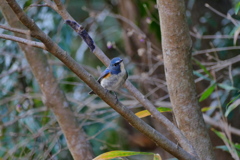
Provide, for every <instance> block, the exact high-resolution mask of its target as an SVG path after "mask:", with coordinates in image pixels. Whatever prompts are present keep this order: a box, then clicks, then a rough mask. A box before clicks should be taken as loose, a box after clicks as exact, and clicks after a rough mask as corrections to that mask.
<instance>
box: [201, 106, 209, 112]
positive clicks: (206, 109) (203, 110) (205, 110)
mask: <svg viewBox="0 0 240 160" xmlns="http://www.w3.org/2000/svg"><path fill="white" fill-rule="evenodd" d="M211 109H212V107H203V108H202V109H201V111H202V112H207V111H209V110H211Z"/></svg>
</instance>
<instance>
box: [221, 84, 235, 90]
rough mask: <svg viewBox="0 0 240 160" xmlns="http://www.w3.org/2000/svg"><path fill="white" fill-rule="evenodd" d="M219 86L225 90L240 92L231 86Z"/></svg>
mask: <svg viewBox="0 0 240 160" xmlns="http://www.w3.org/2000/svg"><path fill="white" fill-rule="evenodd" d="M218 86H219V87H221V88H222V89H225V90H238V89H237V88H235V87H233V86H229V85H227V84H222V83H220V84H218Z"/></svg>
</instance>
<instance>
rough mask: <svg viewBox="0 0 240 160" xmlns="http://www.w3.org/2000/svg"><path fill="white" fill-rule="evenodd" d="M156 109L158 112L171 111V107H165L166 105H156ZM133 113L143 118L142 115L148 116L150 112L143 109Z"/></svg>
mask: <svg viewBox="0 0 240 160" xmlns="http://www.w3.org/2000/svg"><path fill="white" fill-rule="evenodd" d="M157 110H158V111H159V112H171V111H172V109H171V108H167V107H158V108H157ZM135 115H136V116H138V117H139V118H144V117H147V116H150V115H151V113H150V112H149V111H148V110H143V111H140V112H137V113H135Z"/></svg>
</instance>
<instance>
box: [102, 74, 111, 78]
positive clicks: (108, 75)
mask: <svg viewBox="0 0 240 160" xmlns="http://www.w3.org/2000/svg"><path fill="white" fill-rule="evenodd" d="M110 76H111V73H108V74H106V75H105V76H104V77H103V78H108V77H110Z"/></svg>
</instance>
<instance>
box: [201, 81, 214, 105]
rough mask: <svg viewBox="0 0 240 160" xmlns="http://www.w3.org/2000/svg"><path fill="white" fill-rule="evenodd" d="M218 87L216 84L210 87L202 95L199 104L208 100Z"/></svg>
mask: <svg viewBox="0 0 240 160" xmlns="http://www.w3.org/2000/svg"><path fill="white" fill-rule="evenodd" d="M215 87H216V83H214V84H213V85H211V86H210V87H208V88H207V89H206V90H205V91H204V92H203V94H202V95H201V97H200V99H199V102H202V101H203V100H205V99H206V98H208V97H209V96H210V95H211V94H212V92H213V91H214V89H215Z"/></svg>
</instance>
